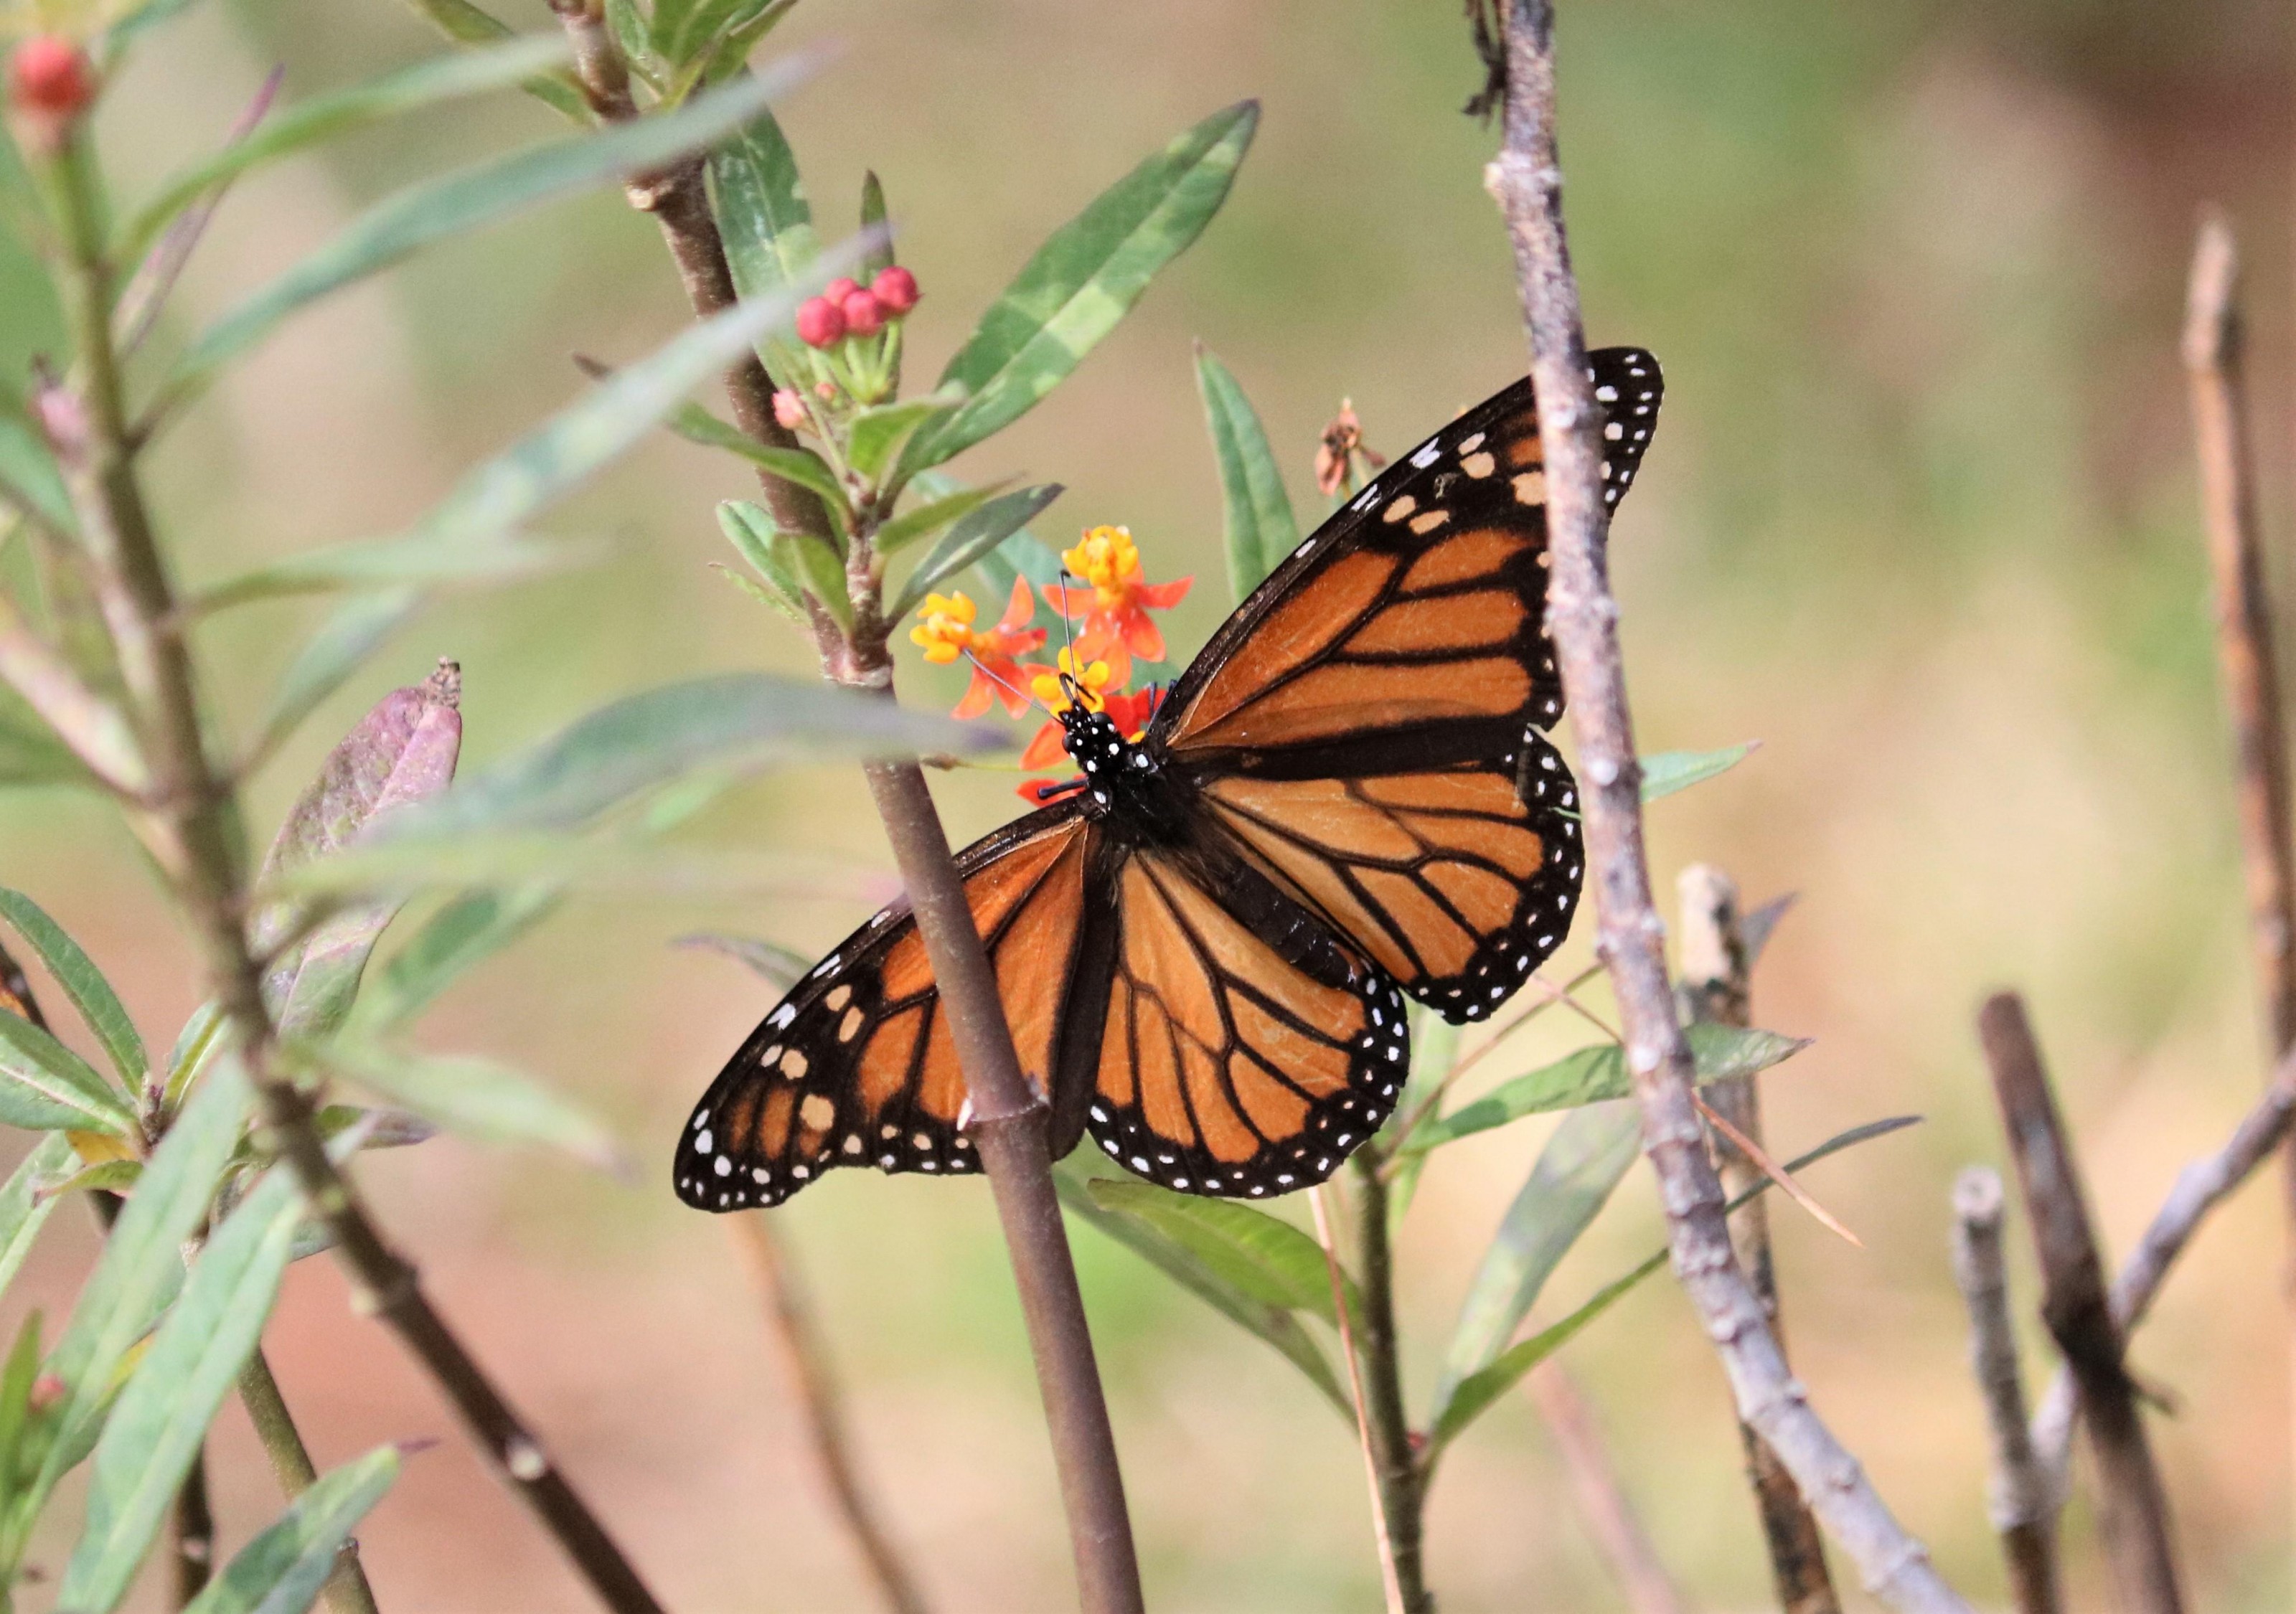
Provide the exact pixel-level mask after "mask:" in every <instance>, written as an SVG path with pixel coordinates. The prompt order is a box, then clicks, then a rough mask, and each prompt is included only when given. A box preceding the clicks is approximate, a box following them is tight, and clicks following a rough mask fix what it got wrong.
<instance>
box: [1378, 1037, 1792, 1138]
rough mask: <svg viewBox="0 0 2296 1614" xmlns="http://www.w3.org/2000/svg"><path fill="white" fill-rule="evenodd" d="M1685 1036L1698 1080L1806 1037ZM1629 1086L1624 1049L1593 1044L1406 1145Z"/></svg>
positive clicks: (1773, 1055) (1758, 1066) (1754, 1063)
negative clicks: (1688, 1039)
mask: <svg viewBox="0 0 2296 1614" xmlns="http://www.w3.org/2000/svg"><path fill="white" fill-rule="evenodd" d="M1686 1035H1687V1036H1689V1038H1690V1052H1691V1056H1692V1058H1693V1060H1694V1061H1696V1064H1697V1070H1698V1084H1699V1086H1705V1085H1706V1084H1707V1083H1709V1082H1718V1081H1722V1080H1724V1079H1726V1077H1734V1076H1751V1075H1753V1074H1754V1073H1755V1072H1756V1071H1758V1070H1767V1069H1769V1068H1770V1067H1771V1066H1772V1065H1775V1064H1777V1063H1778V1062H1779V1061H1782V1060H1787V1059H1791V1058H1792V1057H1793V1056H1794V1055H1795V1054H1797V1053H1800V1052H1801V1051H1802V1050H1803V1049H1804V1048H1807V1047H1808V1046H1809V1039H1808V1037H1795V1036H1780V1035H1779V1034H1778V1033H1776V1032H1775V1031H1749V1030H1741V1029H1740V1028H1737V1027H1735V1026H1691V1027H1689V1028H1686ZM1633 1092H1634V1083H1633V1081H1632V1080H1631V1079H1630V1078H1629V1077H1628V1075H1627V1061H1626V1054H1625V1051H1624V1050H1622V1049H1621V1048H1620V1046H1619V1045H1618V1044H1616V1043H1597V1044H1596V1045H1594V1046H1593V1047H1590V1048H1581V1049H1579V1051H1578V1052H1577V1053H1568V1054H1565V1055H1564V1056H1563V1057H1562V1058H1561V1059H1559V1060H1557V1061H1554V1063H1553V1064H1551V1065H1545V1066H1541V1067H1540V1068H1539V1069H1537V1070H1533V1071H1531V1072H1530V1073H1529V1074H1528V1075H1525V1076H1518V1077H1515V1078H1514V1079H1513V1080H1512V1081H1507V1082H1502V1083H1500V1084H1499V1085H1498V1086H1496V1087H1494V1088H1492V1089H1491V1090H1490V1091H1489V1092H1488V1093H1486V1094H1483V1095H1482V1096H1481V1097H1480V1098H1479V1099H1476V1100H1475V1101H1474V1102H1472V1103H1467V1104H1462V1105H1460V1106H1459V1108H1457V1109H1456V1110H1453V1111H1451V1113H1450V1114H1448V1115H1446V1116H1441V1117H1439V1118H1436V1119H1434V1120H1431V1121H1428V1122H1426V1123H1424V1124H1423V1125H1422V1126H1421V1127H1419V1128H1418V1129H1417V1130H1416V1131H1415V1132H1413V1133H1412V1135H1411V1136H1410V1138H1409V1139H1408V1140H1407V1141H1406V1143H1404V1148H1406V1150H1410V1151H1415V1152H1422V1153H1423V1152H1424V1151H1427V1150H1430V1149H1437V1148H1440V1147H1441V1146H1442V1145H1443V1144H1445V1143H1456V1142H1457V1141H1458V1140H1459V1139H1461V1138H1463V1137H1469V1136H1472V1135H1474V1134H1475V1133H1478V1132H1488V1131H1489V1130H1490V1129H1491V1128H1492V1127H1504V1126H1505V1125H1506V1124H1507V1123H1508V1122H1510V1121H1519V1120H1521V1118H1523V1117H1524V1116H1526V1115H1539V1114H1543V1113H1545V1112H1546V1111H1547V1110H1569V1109H1571V1108H1573V1107H1575V1106H1577V1105H1579V1104H1592V1103H1596V1102H1601V1101H1602V1100H1603V1099H1614V1098H1626V1097H1628V1096H1629V1095H1631V1094H1633Z"/></svg>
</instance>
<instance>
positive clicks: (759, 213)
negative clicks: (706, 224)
mask: <svg viewBox="0 0 2296 1614" xmlns="http://www.w3.org/2000/svg"><path fill="white" fill-rule="evenodd" d="M721 94H722V92H721ZM709 188H710V191H711V193H712V196H713V199H714V200H715V201H716V202H717V231H718V233H719V234H720V235H722V236H724V237H725V240H726V262H727V263H728V264H730V265H731V266H733V270H734V286H735V288H736V289H738V290H739V291H740V292H741V294H742V297H743V298H744V299H753V298H759V297H765V296H768V295H770V294H771V293H773V292H775V291H782V290H784V289H786V288H788V287H791V286H795V285H798V284H800V283H803V282H804V281H805V279H806V278H807V276H808V274H809V273H810V272H811V271H812V269H813V264H814V258H816V255H817V254H818V252H819V250H820V242H819V240H818V239H817V238H816V236H815V234H814V230H813V209H812V208H811V207H810V206H808V204H807V202H806V199H805V186H804V184H802V183H801V182H800V181H799V178H798V173H797V157H796V154H795V153H793V152H791V150H790V143H789V140H788V138H787V137H786V136H785V135H783V133H782V126H781V125H780V124H779V123H777V122H775V120H774V115H773V114H772V113H771V112H760V113H759V114H758V116H757V117H756V118H755V119H751V120H750V123H749V126H748V127H745V128H744V129H742V132H741V133H740V134H739V135H736V136H735V137H734V138H733V139H732V140H729V141H727V142H726V143H724V144H723V145H721V146H719V147H718V148H717V150H716V151H714V152H711V153H710V154H709Z"/></svg>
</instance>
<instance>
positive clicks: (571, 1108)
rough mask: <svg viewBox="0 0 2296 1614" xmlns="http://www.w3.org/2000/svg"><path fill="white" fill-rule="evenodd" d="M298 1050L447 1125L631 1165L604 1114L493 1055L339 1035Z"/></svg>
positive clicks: (483, 1138) (603, 1163) (621, 1167)
mask: <svg viewBox="0 0 2296 1614" xmlns="http://www.w3.org/2000/svg"><path fill="white" fill-rule="evenodd" d="M301 1052H302V1053H304V1054H306V1055H307V1057H309V1058H312V1059H315V1060H317V1061H320V1062H321V1063H323V1064H324V1065H325V1066H326V1067H327V1068H328V1069H332V1070H333V1071H335V1072H337V1073H338V1074H340V1075H341V1076H343V1077H347V1078H348V1079H349V1080H351V1081H354V1082H357V1084H358V1085H359V1086H362V1087H364V1088H365V1089H366V1090H367V1091H368V1092H370V1093H373V1094H376V1095H378V1096H379V1097H381V1098H385V1099H388V1100H389V1101H390V1102H392V1103H394V1104H397V1105H399V1106H401V1107H402V1108H404V1109H406V1110H412V1111H414V1113H415V1114H416V1115H419V1116H421V1117H422V1118H423V1119H424V1120H426V1121H430V1122H432V1123H434V1124H435V1125H436V1126H438V1127H439V1128H440V1130H442V1131H446V1132H453V1133H459V1134H461V1135H463V1136H464V1137H468V1138H475V1139H477V1140H478V1141H479V1142H480V1143H538V1144H541V1145H543V1146H544V1147H545V1148H551V1149H556V1150H560V1151H563V1152H565V1153H567V1154H570V1155H572V1156H573V1157H574V1158H575V1159H578V1160H581V1161H583V1162H585V1163H586V1164H588V1165H592V1166H595V1167H599V1168H600V1169H602V1170H606V1171H615V1172H627V1171H628V1170H629V1168H630V1167H629V1159H628V1156H627V1154H626V1153H625V1152H624V1151H623V1149H622V1145H621V1143H619V1140H617V1139H616V1138H615V1136H614V1135H613V1132H612V1130H611V1128H610V1127H607V1125H606V1124H605V1123H604V1122H603V1121H602V1120H600V1119H598V1118H597V1117H595V1116H594V1115H592V1114H591V1113H590V1112H589V1111H588V1110H585V1109H583V1108H582V1107H581V1106H580V1105H578V1104H576V1103H575V1102H573V1101H572V1100H570V1099H565V1098H561V1097H560V1096H559V1095H558V1094H555V1093H553V1092H552V1091H551V1090H550V1089H549V1088H548V1087H546V1086H544V1085H543V1084H541V1083H540V1082H537V1081H536V1080H535V1079H534V1078H533V1077H529V1076H527V1075H525V1074H523V1073H522V1072H520V1071H516V1070H513V1069H511V1068H510V1067H509V1066H507V1065H503V1064H498V1063H496V1061H493V1060H488V1059H480V1058H477V1057H475V1056H472V1055H469V1054H428V1053H410V1052H408V1051H406V1050H405V1049H400V1048H386V1047H383V1046H381V1045H379V1044H375V1043H365V1042H358V1041H354V1040H347V1039H342V1038H338V1039H337V1040H335V1041H333V1042H331V1043H327V1044H324V1045H319V1046H317V1047H313V1048H308V1049H305V1050H302V1051H301Z"/></svg>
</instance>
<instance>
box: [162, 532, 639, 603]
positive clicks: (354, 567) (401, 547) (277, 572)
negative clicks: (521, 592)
mask: <svg viewBox="0 0 2296 1614" xmlns="http://www.w3.org/2000/svg"><path fill="white" fill-rule="evenodd" d="M600 553H602V552H601V550H600V549H599V547H598V546H597V545H594V544H581V543H568V542H565V541H562V540H557V539H541V538H529V537H521V536H517V535H511V536H507V537H502V536H498V537H467V536H463V535H460V534H456V535H434V534H430V533H408V534H406V535H404V536H401V537H389V538H362V539H359V540H357V542H355V543H349V544H333V545H328V546H327V547H325V548H324V549H308V550H305V551H304V552H303V553H300V554H295V555H290V556H288V557H287V558H286V559H284V560H282V561H274V562H272V563H271V564H270V565H268V566H265V567H261V568H259V569H257V570H254V571H248V572H242V573H240V575H239V576H237V577H235V578H226V579H225V580H224V581H223V582H221V583H217V584H215V585H213V586H209V587H207V588H203V589H201V590H200V591H199V593H198V594H196V595H194V596H193V599H192V600H191V602H189V605H188V607H187V609H189V610H193V611H194V612H198V613H201V614H202V615H204V614H208V613H210V612H214V611H218V610H228V609H229V608H231V607H232V606H234V605H245V604H248V603H249V602H252V601H256V600H282V599H287V598H291V597H292V596H294V595H297V594H333V593H335V592H337V591H339V590H341V589H347V588H356V589H364V590H376V589H398V588H406V587H413V586H422V587H447V586H463V587H466V586H495V585H497V584H503V583H514V582H517V581H519V580H520V579H521V578H534V577H540V576H541V575H543V574H544V573H545V572H552V571H562V570H564V569H567V568H568V567H570V566H580V565H586V564H587V563H589V562H590V561H594V560H596V559H597V558H598V557H599V555H600Z"/></svg>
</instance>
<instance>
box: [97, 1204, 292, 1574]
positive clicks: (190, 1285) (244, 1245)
mask: <svg viewBox="0 0 2296 1614" xmlns="http://www.w3.org/2000/svg"><path fill="white" fill-rule="evenodd" d="M301 1208H302V1206H301V1200H300V1198H299V1194H298V1192H297V1187H296V1183H295V1179H294V1176H293V1175H292V1173H291V1172H289V1171H288V1170H286V1169H285V1168H284V1167H275V1168H274V1169H273V1170H272V1171H271V1172H270V1173H269V1174H268V1175H267V1176H266V1177H265V1178H264V1180H263V1181H262V1182H261V1183H260V1184H257V1186H256V1188H255V1191H254V1192H251V1193H250V1194H249V1195H248V1196H247V1197H246V1198H245V1199H244V1200H242V1201H241V1202H240V1206H239V1208H238V1209H236V1210H234V1211H233V1212H232V1213H231V1215H230V1216H228V1217H225V1218H224V1221H223V1225H221V1226H219V1227H217V1229H216V1230H215V1233H214V1234H213V1236H211V1237H210V1238H209V1240H208V1241H207V1244H206V1247H205V1248H204V1249H201V1251H200V1254H199V1258H198V1259H196V1260H194V1261H193V1263H192V1269H191V1274H190V1275H189V1276H188V1277H187V1278H185V1279H184V1286H183V1291H182V1293H181V1294H180V1295H179V1296H178V1297H177V1298H176V1304H175V1306H174V1307H173V1308H172V1309H171V1310H170V1311H169V1312H168V1315H167V1317H166V1319H165V1320H164V1321H163V1322H161V1323H160V1327H159V1330H158V1331H157V1332H156V1333H155V1334H154V1335H153V1336H152V1345H151V1348H150V1349H149V1350H147V1351H146V1352H145V1353H144V1355H143V1361H142V1362H140V1363H138V1364H136V1368H135V1373H134V1374H133V1375H132V1376H131V1377H130V1378H129V1379H128V1381H127V1388H126V1389H123V1390H122V1391H121V1392H120V1394H119V1400H118V1401H116V1402H115V1403H114V1404H113V1405H112V1408H111V1414H110V1415H109V1416H108V1417H107V1418H106V1419H105V1420H104V1427H103V1434H102V1438H100V1439H99V1440H98V1441H97V1442H96V1446H95V1462H94V1479H93V1480H92V1482H91V1483H90V1485H89V1487H88V1495H87V1521H86V1526H85V1527H84V1528H82V1530H81V1532H80V1538H79V1544H78V1547H76V1548H75V1549H74V1550H73V1552H72V1555H71V1561H70V1563H69V1564H68V1565H67V1566H66V1567H65V1569H64V1577H63V1585H61V1587H60V1588H59V1589H58V1591H57V1594H56V1601H57V1603H58V1604H59V1606H61V1607H63V1608H68V1609H73V1610H89V1614H104V1611H105V1610H111V1608H113V1607H114V1606H116V1605H117V1604H118V1603H119V1601H120V1600H121V1599H122V1598H123V1597H125V1596H126V1595H127V1589H128V1587H129V1585H132V1584H133V1583H134V1581H135V1573H136V1571H137V1569H140V1568H141V1567H142V1565H143V1554H144V1553H146V1552H147V1551H148V1550H149V1549H150V1547H151V1545H152V1541H153V1539H154V1538H155V1537H157V1536H158V1535H159V1533H160V1526H161V1525H162V1524H163V1523H164V1522H165V1521H166V1520H167V1517H168V1508H169V1507H170V1505H171V1504H172V1503H174V1501H175V1498H176V1491H177V1489H178V1488H180V1487H181V1486H182V1485H183V1481H184V1473H185V1472H186V1471H188V1470H189V1469H190V1468H191V1465H192V1460H193V1458H194V1457H196V1456H197V1455H198V1454H199V1450H200V1443H201V1440H202V1439H204V1438H205V1437H206V1435H207V1428H208V1424H209V1421H211V1420H212V1419H213V1418H214V1417H215V1414H216V1409H217V1407H219V1406H220V1405H222V1404H223V1398H224V1397H225V1396H227V1395H229V1394H230V1393H231V1389H232V1386H233V1384H234V1382H236V1381H237V1380H238V1378H239V1372H240V1369H241V1368H242V1367H243V1366H245V1365H246V1364H247V1359H248V1357H249V1356H250V1354H252V1353H253V1351H254V1349H255V1342H256V1340H258V1339H259V1338H261V1336H262V1333H263V1324H264V1322H265V1321H266V1319H267V1318H268V1317H269V1316H270V1315H271V1307H272V1306H273V1304H274V1303H275V1301H276V1300H277V1299H278V1298H279V1281H280V1279H281V1278H282V1277H283V1275H284V1274H285V1273H286V1271H287V1257H288V1251H289V1249H290V1248H291V1245H292V1243H293V1241H294V1236H295V1225H296V1222H297V1221H298V1219H299V1217H300V1215H301Z"/></svg>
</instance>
